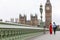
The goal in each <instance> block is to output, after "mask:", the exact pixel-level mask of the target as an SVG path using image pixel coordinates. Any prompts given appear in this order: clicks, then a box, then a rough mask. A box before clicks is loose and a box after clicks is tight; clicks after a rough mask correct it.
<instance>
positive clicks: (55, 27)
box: [53, 22, 57, 34]
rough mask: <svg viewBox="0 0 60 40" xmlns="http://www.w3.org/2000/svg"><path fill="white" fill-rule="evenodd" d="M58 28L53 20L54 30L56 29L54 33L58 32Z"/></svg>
mask: <svg viewBox="0 0 60 40" xmlns="http://www.w3.org/2000/svg"><path fill="white" fill-rule="evenodd" d="M56 29H57V26H56V23H55V22H53V31H54V34H55V33H56Z"/></svg>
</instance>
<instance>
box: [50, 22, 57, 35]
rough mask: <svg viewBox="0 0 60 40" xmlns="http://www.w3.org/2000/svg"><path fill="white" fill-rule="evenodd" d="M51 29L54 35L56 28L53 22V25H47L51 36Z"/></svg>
mask: <svg viewBox="0 0 60 40" xmlns="http://www.w3.org/2000/svg"><path fill="white" fill-rule="evenodd" d="M52 29H53V31H54V34H55V33H56V29H57V26H56V24H55V22H53V25H52V23H50V25H49V31H50V34H52Z"/></svg>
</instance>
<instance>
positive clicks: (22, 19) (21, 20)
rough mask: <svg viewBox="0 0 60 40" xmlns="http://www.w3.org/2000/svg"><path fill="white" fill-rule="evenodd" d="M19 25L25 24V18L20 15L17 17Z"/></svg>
mask: <svg viewBox="0 0 60 40" xmlns="http://www.w3.org/2000/svg"><path fill="white" fill-rule="evenodd" d="M19 23H21V24H26V16H25V15H24V16H22V15H21V14H20V15H19Z"/></svg>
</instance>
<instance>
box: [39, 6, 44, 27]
mask: <svg viewBox="0 0 60 40" xmlns="http://www.w3.org/2000/svg"><path fill="white" fill-rule="evenodd" d="M42 7H43V6H42V5H40V13H41V16H40V17H41V22H40V27H43V21H42V18H43V17H42V12H43V8H42Z"/></svg>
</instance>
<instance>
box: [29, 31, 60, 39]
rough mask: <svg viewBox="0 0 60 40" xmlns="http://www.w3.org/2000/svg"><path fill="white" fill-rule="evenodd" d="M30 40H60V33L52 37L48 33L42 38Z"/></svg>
mask: <svg viewBox="0 0 60 40" xmlns="http://www.w3.org/2000/svg"><path fill="white" fill-rule="evenodd" d="M29 40H60V31H57V32H56V34H55V35H54V34H52V35H50V34H49V33H48V34H45V35H42V36H37V37H34V38H29Z"/></svg>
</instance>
